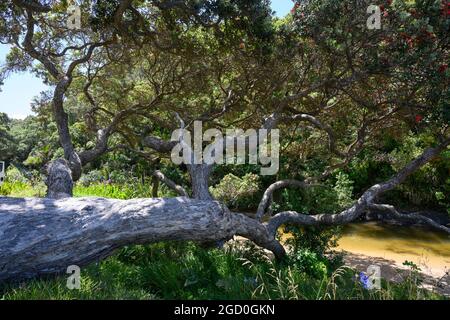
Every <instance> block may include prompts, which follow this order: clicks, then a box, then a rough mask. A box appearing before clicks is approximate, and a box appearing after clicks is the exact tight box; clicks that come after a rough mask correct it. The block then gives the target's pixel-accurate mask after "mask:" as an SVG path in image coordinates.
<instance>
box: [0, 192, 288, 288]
mask: <svg viewBox="0 0 450 320" xmlns="http://www.w3.org/2000/svg"><path fill="white" fill-rule="evenodd" d="M234 235H242V236H245V237H249V238H250V239H251V240H253V241H254V242H255V243H257V244H259V245H261V246H264V247H267V248H270V249H271V250H276V247H277V244H276V243H277V242H276V241H275V240H273V239H270V236H269V234H268V232H267V230H266V228H265V227H264V226H263V225H262V224H259V223H256V224H255V221H254V220H252V219H250V218H248V217H245V216H244V215H241V214H238V213H231V212H230V211H229V210H228V209H227V208H226V207H224V206H223V205H221V204H220V203H218V202H215V201H201V200H194V199H189V198H184V197H181V198H170V199H134V200H127V201H123V200H113V199H101V198H66V199H59V200H55V199H18V198H5V197H0V281H16V280H23V279H29V278H34V277H37V276H45V275H53V274H60V273H65V272H66V270H67V267H68V266H70V265H77V266H79V267H82V266H85V265H87V264H89V263H92V262H94V261H98V260H101V259H104V258H105V257H107V256H109V255H111V254H112V253H113V252H114V251H115V250H116V249H118V248H120V247H123V246H126V245H131V244H144V243H154V242H159V241H171V240H175V241H200V242H205V241H219V240H227V239H231V238H232V237H233V236H234ZM278 249H280V248H278ZM281 250H282V248H281ZM282 254H283V252H281V253H280V255H282Z"/></svg>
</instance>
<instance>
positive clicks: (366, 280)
mask: <svg viewBox="0 0 450 320" xmlns="http://www.w3.org/2000/svg"><path fill="white" fill-rule="evenodd" d="M359 281H360V282H361V284H362V285H363V287H364V289H370V288H371V287H372V286H371V284H370V280H369V276H367V275H366V274H365V273H364V272H361V273H360V274H359Z"/></svg>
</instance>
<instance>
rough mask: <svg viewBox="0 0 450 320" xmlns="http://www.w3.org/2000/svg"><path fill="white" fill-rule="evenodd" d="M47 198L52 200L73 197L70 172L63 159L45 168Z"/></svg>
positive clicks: (67, 164)
mask: <svg viewBox="0 0 450 320" xmlns="http://www.w3.org/2000/svg"><path fill="white" fill-rule="evenodd" d="M45 184H46V185H47V197H48V198H52V199H61V198H68V197H71V196H72V195H73V181H72V172H71V169H70V166H69V163H68V162H67V161H66V160H64V159H58V160H55V161H53V162H51V163H50V164H49V165H48V167H47V180H46V181H45Z"/></svg>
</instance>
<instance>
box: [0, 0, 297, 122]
mask: <svg viewBox="0 0 450 320" xmlns="http://www.w3.org/2000/svg"><path fill="white" fill-rule="evenodd" d="M292 6H293V3H292V0H272V8H273V10H274V11H276V13H277V15H278V16H284V15H286V14H287V13H288V12H289V11H290V10H291V8H292ZM8 50H9V47H8V46H6V45H2V44H0V65H1V64H3V63H4V61H5V57H6V54H7V53H8ZM46 89H48V87H46V86H45V85H44V84H43V83H42V81H41V80H40V79H38V78H36V77H34V76H33V75H31V74H29V73H20V74H12V75H10V76H9V78H8V79H6V80H5V84H4V85H3V86H2V87H1V92H0V112H4V113H6V114H8V116H9V117H11V118H16V119H23V118H25V117H26V116H28V115H30V114H32V111H31V105H30V104H31V102H32V100H33V98H34V97H35V96H38V95H39V93H40V92H41V91H45V90H46Z"/></svg>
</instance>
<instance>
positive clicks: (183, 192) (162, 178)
mask: <svg viewBox="0 0 450 320" xmlns="http://www.w3.org/2000/svg"><path fill="white" fill-rule="evenodd" d="M153 176H154V177H155V178H157V179H158V180H159V181H161V182H162V183H164V184H165V185H166V186H168V187H169V188H170V189H172V190H174V191H175V192H176V193H177V194H178V195H180V196H182V197H189V194H188V193H187V191H186V189H184V188H183V187H182V186H180V185H177V184H176V183H175V182H174V181H172V180H170V179H169V178H167V177H166V176H165V175H164V174H163V173H162V172H161V171H159V170H156V171H155V172H154V173H153Z"/></svg>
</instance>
